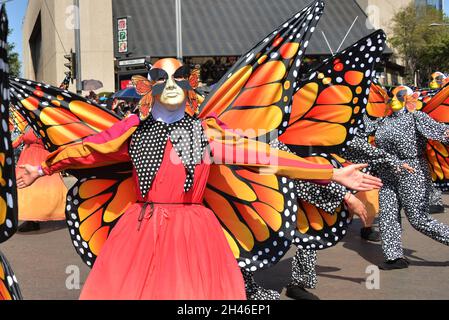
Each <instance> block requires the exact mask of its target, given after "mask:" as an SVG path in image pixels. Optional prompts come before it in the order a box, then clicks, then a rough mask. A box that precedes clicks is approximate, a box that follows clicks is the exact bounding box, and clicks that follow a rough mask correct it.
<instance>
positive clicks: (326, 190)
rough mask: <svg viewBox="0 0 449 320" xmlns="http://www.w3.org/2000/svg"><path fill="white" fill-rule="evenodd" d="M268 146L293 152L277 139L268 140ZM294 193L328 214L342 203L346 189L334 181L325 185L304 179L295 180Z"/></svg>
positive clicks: (333, 211)
mask: <svg viewBox="0 0 449 320" xmlns="http://www.w3.org/2000/svg"><path fill="white" fill-rule="evenodd" d="M270 146H271V147H272V148H274V149H279V150H282V151H285V152H288V153H293V152H292V151H291V150H290V149H289V148H288V147H287V146H286V145H285V144H283V143H282V142H280V141H279V140H273V141H272V142H270ZM295 188H296V194H297V196H298V198H299V199H301V200H304V201H306V202H308V203H310V204H312V205H314V206H316V207H318V208H319V209H322V210H324V211H326V212H328V213H330V214H333V213H335V211H336V210H337V209H338V208H339V207H340V206H341V205H342V203H343V201H344V199H345V196H346V193H347V192H348V190H347V189H346V188H345V187H344V186H342V185H340V184H338V183H336V182H332V183H330V184H329V185H327V186H322V185H318V184H316V183H313V182H308V181H304V180H295Z"/></svg>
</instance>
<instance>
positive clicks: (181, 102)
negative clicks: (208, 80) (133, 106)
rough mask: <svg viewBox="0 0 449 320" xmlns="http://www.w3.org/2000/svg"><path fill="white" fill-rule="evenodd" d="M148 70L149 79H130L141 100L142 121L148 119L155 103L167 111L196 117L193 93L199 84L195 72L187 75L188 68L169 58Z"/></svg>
mask: <svg viewBox="0 0 449 320" xmlns="http://www.w3.org/2000/svg"><path fill="white" fill-rule="evenodd" d="M149 69H150V70H149V74H148V78H144V77H142V76H134V77H133V78H132V82H133V85H134V87H135V88H136V91H137V93H138V94H139V95H141V96H142V99H141V100H140V102H139V110H140V118H141V119H142V120H145V119H146V118H148V116H149V114H150V112H151V109H152V107H153V105H154V102H155V101H157V102H158V103H160V104H162V105H163V106H164V107H165V108H166V109H167V110H169V111H175V110H179V108H185V107H187V108H186V112H187V113H189V114H190V115H195V114H197V112H198V105H199V99H198V96H197V94H196V92H195V89H196V88H198V84H199V72H198V70H196V69H195V70H193V71H192V72H190V70H189V68H188V67H187V66H184V65H183V64H182V63H181V62H180V61H178V60H176V59H172V58H167V59H161V60H159V61H157V62H156V63H155V64H154V65H152V66H150V68H149ZM186 101H187V104H185V102H186Z"/></svg>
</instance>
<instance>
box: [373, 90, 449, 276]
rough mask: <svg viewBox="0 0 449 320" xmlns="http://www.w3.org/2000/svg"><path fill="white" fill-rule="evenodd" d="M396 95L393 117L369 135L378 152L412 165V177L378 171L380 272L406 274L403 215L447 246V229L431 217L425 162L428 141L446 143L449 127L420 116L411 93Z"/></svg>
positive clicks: (376, 124) (379, 122)
mask: <svg viewBox="0 0 449 320" xmlns="http://www.w3.org/2000/svg"><path fill="white" fill-rule="evenodd" d="M393 95H394V96H393V99H392V101H391V104H390V106H391V108H392V109H393V111H394V113H393V114H392V115H391V116H389V117H386V118H383V119H380V120H377V121H375V122H372V123H370V124H369V131H371V132H372V133H374V132H375V141H376V145H377V146H378V147H379V148H381V149H383V150H385V151H386V152H388V153H390V154H393V155H395V156H396V157H397V158H399V159H400V160H401V161H402V162H406V163H408V164H409V165H410V166H411V167H412V168H413V169H414V170H413V171H414V172H410V171H401V172H396V171H394V170H388V169H385V170H380V171H379V176H380V178H381V179H382V181H383V183H384V186H383V187H382V188H381V190H380V215H379V219H380V232H381V238H382V249H383V252H384V255H385V258H386V262H385V263H384V265H382V268H383V269H386V270H390V269H402V268H407V267H408V264H409V263H408V261H407V260H406V259H405V257H404V252H403V249H402V241H401V233H402V232H401V231H402V230H401V215H400V212H401V209H404V211H405V214H406V216H407V218H408V220H409V221H410V223H411V225H412V226H413V228H415V229H416V230H417V231H419V232H421V233H422V234H424V235H426V236H428V237H430V238H432V239H434V240H436V241H439V242H441V243H443V244H446V245H449V226H447V225H444V224H442V223H440V222H438V221H437V220H435V219H433V218H432V217H431V216H430V214H429V194H430V190H429V189H430V188H429V186H430V181H429V179H430V174H429V166H428V163H427V161H426V159H425V146H426V142H427V139H432V140H437V141H440V142H444V143H447V142H448V141H449V139H448V133H449V132H448V129H449V127H448V126H447V125H445V124H441V123H438V122H436V121H435V120H433V119H432V118H430V117H429V116H428V115H427V114H425V113H423V112H420V111H416V104H415V103H414V102H413V99H412V98H411V97H412V96H413V91H412V90H411V89H410V88H408V87H398V88H396V89H395V90H394V91H393Z"/></svg>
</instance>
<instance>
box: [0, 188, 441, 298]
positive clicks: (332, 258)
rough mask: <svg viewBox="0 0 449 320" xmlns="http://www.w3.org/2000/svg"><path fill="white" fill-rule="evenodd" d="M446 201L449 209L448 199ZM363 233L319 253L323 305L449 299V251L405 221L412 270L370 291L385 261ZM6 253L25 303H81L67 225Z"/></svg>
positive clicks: (275, 274)
mask: <svg viewBox="0 0 449 320" xmlns="http://www.w3.org/2000/svg"><path fill="white" fill-rule="evenodd" d="M444 198H445V203H446V204H449V196H448V195H445V196H444ZM448 208H449V206H448ZM446 210H447V211H448V213H445V214H438V215H435V217H436V218H437V219H438V220H440V221H441V222H444V223H447V224H449V209H446ZM359 228H360V225H359V223H358V222H357V221H356V222H355V223H354V225H353V226H352V227H351V230H350V232H349V234H348V236H347V237H346V238H345V239H344V241H343V242H342V243H340V244H339V245H338V246H336V247H335V248H332V249H328V250H326V251H322V252H319V256H318V275H319V284H318V288H317V289H316V290H314V291H313V292H314V293H315V294H316V295H318V296H319V297H320V298H321V299H357V300H358V299H449V280H448V279H449V247H446V246H444V245H442V244H439V243H437V242H434V241H433V240H430V239H429V238H427V237H425V236H422V235H421V234H419V233H418V232H416V231H414V230H412V228H411V226H410V224H409V223H408V222H407V221H406V219H404V236H403V241H404V247H405V249H406V255H407V257H408V258H409V260H410V261H411V266H410V268H409V269H406V270H396V271H379V281H378V284H379V288H378V289H371V290H370V289H368V288H367V278H368V277H369V276H371V277H373V276H376V270H375V269H372V266H375V265H377V264H379V263H381V262H382V260H383V257H382V253H381V248H380V245H379V244H373V243H367V242H365V241H363V240H361V239H360V237H359ZM1 250H2V251H3V252H4V254H5V255H6V256H7V257H8V259H9V260H10V262H11V264H12V265H13V268H14V270H15V272H16V275H17V278H18V280H19V282H20V285H21V289H22V292H23V295H24V298H25V299H31V300H72V299H77V298H78V296H79V294H80V290H78V289H77V288H76V287H75V288H74V287H73V284H74V283H76V282H74V279H77V278H78V274H77V272H78V271H79V280H80V281H79V282H80V287H82V285H83V283H84V281H85V279H86V277H87V275H88V272H89V269H88V268H87V267H86V266H85V265H84V264H83V263H82V261H81V260H80V258H79V257H78V256H77V254H76V253H75V250H74V249H73V247H72V244H71V241H70V237H69V233H68V231H67V229H66V228H65V224H64V223H48V224H45V225H44V228H43V230H41V231H40V232H38V233H34V234H29V235H23V234H17V235H16V236H14V238H13V239H11V240H10V241H8V242H7V243H5V244H2V245H1ZM293 255H294V250H292V251H290V252H289V254H288V255H287V256H286V257H285V258H284V260H283V261H281V262H280V263H279V264H278V265H277V266H275V267H273V268H271V269H269V270H266V271H263V272H260V273H258V274H257V275H256V278H257V279H258V280H259V281H260V283H262V284H264V285H265V286H266V287H269V288H272V289H275V290H278V291H283V292H284V287H285V285H286V284H287V283H288V282H289V275H290V267H291V257H292V256H293ZM373 270H374V273H373ZM367 272H368V273H367ZM370 279H371V278H370ZM368 283H372V282H368ZM374 283H375V282H374ZM67 285H68V286H67ZM283 299H286V298H285V296H283Z"/></svg>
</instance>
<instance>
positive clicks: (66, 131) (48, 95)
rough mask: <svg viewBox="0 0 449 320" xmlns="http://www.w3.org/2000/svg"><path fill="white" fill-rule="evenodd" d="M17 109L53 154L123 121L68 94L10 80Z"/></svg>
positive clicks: (33, 83) (50, 87)
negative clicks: (63, 147) (61, 148)
mask: <svg viewBox="0 0 449 320" xmlns="http://www.w3.org/2000/svg"><path fill="white" fill-rule="evenodd" d="M10 87H11V92H10V98H11V103H12V105H13V106H14V108H15V109H16V110H17V111H18V112H19V113H20V114H21V115H22V116H23V117H24V118H25V119H26V120H27V122H28V123H29V124H30V125H31V127H32V128H33V130H34V132H35V133H36V134H37V135H38V136H40V137H41V138H42V140H43V141H44V144H45V147H46V148H47V150H49V151H55V150H57V149H58V148H59V147H61V146H64V145H67V144H70V143H73V142H76V141H79V140H81V139H83V138H85V137H88V136H90V135H93V134H95V133H98V132H101V131H103V130H106V129H108V128H110V127H111V126H112V125H113V124H114V123H116V122H118V121H119V120H120V119H119V118H118V117H117V116H116V115H115V114H113V113H112V112H110V111H108V110H106V109H104V108H102V107H100V106H98V105H95V104H93V103H92V102H89V101H87V99H85V98H83V97H81V96H78V95H75V94H72V93H70V92H69V91H67V90H62V89H59V88H56V87H52V86H49V85H45V84H42V83H38V82H35V81H31V80H24V79H10Z"/></svg>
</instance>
